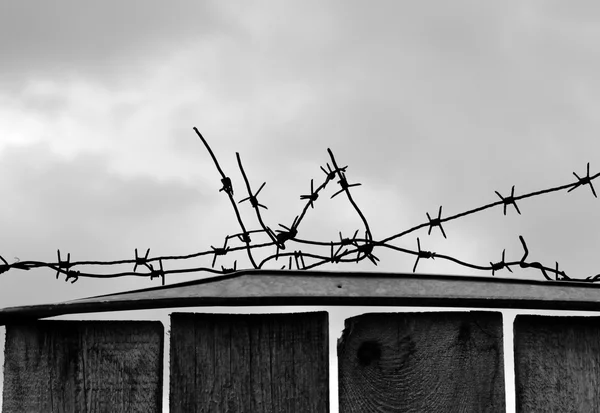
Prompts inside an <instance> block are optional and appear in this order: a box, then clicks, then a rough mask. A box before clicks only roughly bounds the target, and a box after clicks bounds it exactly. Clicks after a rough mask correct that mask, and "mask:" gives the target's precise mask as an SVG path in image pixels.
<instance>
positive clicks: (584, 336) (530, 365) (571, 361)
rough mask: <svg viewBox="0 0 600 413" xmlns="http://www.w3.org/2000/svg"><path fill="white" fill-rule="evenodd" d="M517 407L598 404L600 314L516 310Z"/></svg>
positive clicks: (585, 408) (591, 407) (575, 408)
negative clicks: (520, 312)
mask: <svg viewBox="0 0 600 413" xmlns="http://www.w3.org/2000/svg"><path fill="white" fill-rule="evenodd" d="M514 336H515V341H514V346H515V347H514V348H515V384H516V401H517V411H518V412H534V411H535V412H550V411H552V412H597V411H598V410H599V409H600V319H599V318H598V317H555V316H537V315H518V316H517V317H516V319H515V325H514Z"/></svg>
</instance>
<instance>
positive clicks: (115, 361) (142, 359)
mask: <svg viewBox="0 0 600 413" xmlns="http://www.w3.org/2000/svg"><path fill="white" fill-rule="evenodd" d="M163 332H164V330H163V326H162V324H161V323H160V322H154V321H153V322H147V321H37V322H32V323H29V324H22V325H12V324H11V325H8V326H7V327H6V348H5V364H4V397H3V406H2V411H3V412H4V413H20V412H23V413H32V412H33V413H35V412H44V413H46V412H87V413H93V412H108V411H110V412H143V413H148V412H161V409H162V371H163V357H162V356H163Z"/></svg>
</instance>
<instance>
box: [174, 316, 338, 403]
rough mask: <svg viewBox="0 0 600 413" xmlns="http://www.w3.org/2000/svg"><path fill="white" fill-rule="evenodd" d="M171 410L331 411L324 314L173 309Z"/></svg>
mask: <svg viewBox="0 0 600 413" xmlns="http://www.w3.org/2000/svg"><path fill="white" fill-rule="evenodd" d="M170 335H171V363H170V366H171V376H170V383H171V384H170V411H171V413H177V412H185V413H187V412H205V413H208V412H236V413H237V412H248V413H262V412H272V413H281V412H311V413H320V412H328V411H329V357H328V315H327V313H326V312H315V313H300V314H190V313H175V314H172V315H171V333H170Z"/></svg>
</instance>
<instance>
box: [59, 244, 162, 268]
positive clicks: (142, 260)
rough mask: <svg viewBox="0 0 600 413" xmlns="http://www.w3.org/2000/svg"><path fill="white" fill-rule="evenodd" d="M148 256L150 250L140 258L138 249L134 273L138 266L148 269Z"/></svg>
mask: <svg viewBox="0 0 600 413" xmlns="http://www.w3.org/2000/svg"><path fill="white" fill-rule="evenodd" d="M148 254H150V248H148V249H147V250H146V255H144V256H143V257H138V250H137V248H136V249H135V265H134V266H133V272H135V271H136V270H137V267H138V265H143V266H145V267H148ZM59 261H60V258H59Z"/></svg>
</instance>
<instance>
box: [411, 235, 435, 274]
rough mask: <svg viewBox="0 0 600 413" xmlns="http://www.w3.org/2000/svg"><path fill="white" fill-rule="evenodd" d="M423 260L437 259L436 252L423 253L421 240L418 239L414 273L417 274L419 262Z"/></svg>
mask: <svg viewBox="0 0 600 413" xmlns="http://www.w3.org/2000/svg"><path fill="white" fill-rule="evenodd" d="M421 258H423V259H426V260H428V259H430V258H431V259H432V260H433V259H435V252H431V251H422V250H421V240H420V239H419V238H417V260H416V261H415V266H414V267H413V272H415V271H416V270H417V265H418V264H419V260H420V259H421Z"/></svg>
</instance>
